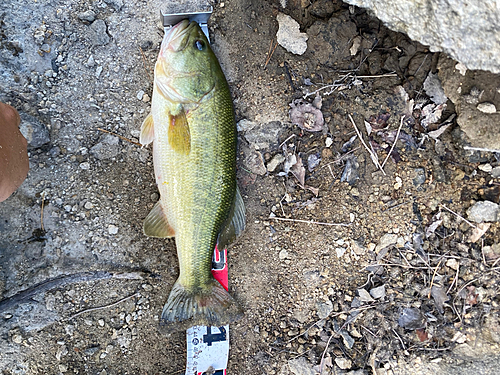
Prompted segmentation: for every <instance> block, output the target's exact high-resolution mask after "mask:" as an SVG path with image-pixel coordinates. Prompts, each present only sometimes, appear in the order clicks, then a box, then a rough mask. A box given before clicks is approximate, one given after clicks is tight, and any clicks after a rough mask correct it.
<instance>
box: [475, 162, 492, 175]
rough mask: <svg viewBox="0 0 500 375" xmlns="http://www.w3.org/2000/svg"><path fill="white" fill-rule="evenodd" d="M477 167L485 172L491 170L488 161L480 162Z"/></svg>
mask: <svg viewBox="0 0 500 375" xmlns="http://www.w3.org/2000/svg"><path fill="white" fill-rule="evenodd" d="M477 168H478V169H479V170H481V171H483V172H486V173H489V172H491V171H492V170H493V167H492V166H491V164H489V163H488V164H481V165H479V166H478V167H477Z"/></svg>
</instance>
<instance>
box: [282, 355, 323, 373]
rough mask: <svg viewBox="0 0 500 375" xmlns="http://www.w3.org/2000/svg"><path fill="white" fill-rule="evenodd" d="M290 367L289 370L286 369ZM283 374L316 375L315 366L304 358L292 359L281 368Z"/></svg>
mask: <svg viewBox="0 0 500 375" xmlns="http://www.w3.org/2000/svg"><path fill="white" fill-rule="evenodd" d="M286 367H288V371H287V369H286ZM281 373H282V374H294V375H316V371H314V368H313V366H312V365H311V364H310V363H309V362H308V361H307V360H306V359H305V358H304V357H300V358H295V359H290V360H289V361H288V363H287V364H286V365H285V366H284V368H283V369H281Z"/></svg>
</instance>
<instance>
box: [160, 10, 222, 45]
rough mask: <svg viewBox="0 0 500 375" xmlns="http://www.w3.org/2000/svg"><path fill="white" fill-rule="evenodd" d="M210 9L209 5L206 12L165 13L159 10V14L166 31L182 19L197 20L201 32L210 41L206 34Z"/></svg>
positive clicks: (210, 13)
mask: <svg viewBox="0 0 500 375" xmlns="http://www.w3.org/2000/svg"><path fill="white" fill-rule="evenodd" d="M212 11H213V8H212V7H211V6H210V10H209V11H206V12H192V13H171V14H165V13H163V12H162V11H160V16H161V21H162V23H163V27H164V30H165V32H167V31H168V30H169V29H170V28H171V27H172V26H174V25H176V24H177V23H179V22H181V21H182V20H184V19H188V20H190V21H196V22H198V24H199V25H200V27H201V29H202V30H203V33H204V34H205V35H206V37H207V39H208V41H209V42H210V37H209V36H208V27H207V22H208V19H209V18H210V16H211V15H212Z"/></svg>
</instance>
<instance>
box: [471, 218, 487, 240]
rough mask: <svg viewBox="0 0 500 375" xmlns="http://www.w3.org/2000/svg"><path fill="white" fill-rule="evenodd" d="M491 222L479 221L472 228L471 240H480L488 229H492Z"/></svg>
mask: <svg viewBox="0 0 500 375" xmlns="http://www.w3.org/2000/svg"><path fill="white" fill-rule="evenodd" d="M490 226H491V223H479V224H477V225H476V227H475V228H474V229H473V230H472V234H471V235H470V237H469V242H476V241H477V240H479V239H480V238H481V237H482V236H483V234H485V233H486V232H487V231H488V229H490Z"/></svg>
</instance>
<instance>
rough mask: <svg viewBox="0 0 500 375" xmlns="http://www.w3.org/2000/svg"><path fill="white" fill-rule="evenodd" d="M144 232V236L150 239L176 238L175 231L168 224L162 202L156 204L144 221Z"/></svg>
mask: <svg viewBox="0 0 500 375" xmlns="http://www.w3.org/2000/svg"><path fill="white" fill-rule="evenodd" d="M143 230H144V234H145V235H146V236H149V237H159V238H168V237H174V236H175V230H174V228H172V227H171V226H170V224H169V223H168V220H167V217H166V215H165V213H164V212H163V208H162V207H161V203H160V201H158V202H156V204H155V206H154V207H153V209H152V210H151V212H150V213H149V215H148V216H147V217H146V220H144V226H143Z"/></svg>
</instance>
